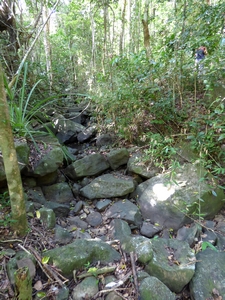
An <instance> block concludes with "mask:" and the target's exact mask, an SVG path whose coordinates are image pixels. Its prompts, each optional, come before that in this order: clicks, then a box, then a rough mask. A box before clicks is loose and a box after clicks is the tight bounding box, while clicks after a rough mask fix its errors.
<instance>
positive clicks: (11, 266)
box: [6, 251, 36, 285]
mask: <svg viewBox="0 0 225 300" xmlns="http://www.w3.org/2000/svg"><path fill="white" fill-rule="evenodd" d="M24 259H25V260H24ZM27 259H28V260H27ZM30 259H31V260H32V262H33V264H32V266H31V265H30V266H31V269H32V270H31V272H32V273H33V274H34V269H33V268H34V265H35V263H36V261H35V258H34V257H33V255H31V254H29V253H27V252H25V251H18V252H17V253H16V255H15V256H14V257H12V258H11V259H10V260H9V261H8V263H7V265H6V269H7V274H8V276H9V280H10V283H11V284H12V285H15V276H14V275H15V272H16V270H17V269H18V264H17V262H18V261H20V260H24V261H27V262H28V261H29V260H30ZM26 266H27V267H28V268H29V263H28V264H26Z"/></svg>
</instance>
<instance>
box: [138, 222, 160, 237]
mask: <svg viewBox="0 0 225 300" xmlns="http://www.w3.org/2000/svg"><path fill="white" fill-rule="evenodd" d="M162 229H163V227H162V226H156V225H153V224H151V223H149V222H143V224H142V226H141V230H140V233H141V234H142V235H144V236H146V237H149V238H151V237H153V236H154V235H155V234H156V233H158V232H160V231H161V230H162Z"/></svg>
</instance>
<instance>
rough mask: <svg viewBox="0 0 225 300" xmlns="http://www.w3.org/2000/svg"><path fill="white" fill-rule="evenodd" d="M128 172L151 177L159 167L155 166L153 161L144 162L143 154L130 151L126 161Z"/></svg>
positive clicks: (157, 171)
mask: <svg viewBox="0 0 225 300" xmlns="http://www.w3.org/2000/svg"><path fill="white" fill-rule="evenodd" d="M127 170H128V172H131V173H135V174H138V175H140V176H141V177H143V178H147V179H148V178H151V177H153V176H156V175H157V173H159V168H157V167H155V166H154V165H153V163H151V164H150V165H149V163H144V154H141V153H132V155H131V157H130V158H129V161H128V163H127Z"/></svg>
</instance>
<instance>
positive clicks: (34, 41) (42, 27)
mask: <svg viewBox="0 0 225 300" xmlns="http://www.w3.org/2000/svg"><path fill="white" fill-rule="evenodd" d="M59 1H60V0H57V1H56V3H55V5H54V6H53V8H52V10H51V11H50V13H49V15H48V17H47V18H46V20H45V22H44V24H43V25H42V26H41V28H40V29H39V31H38V33H37V35H36V37H35V39H34V40H33V42H32V44H31V46H30V48H29V49H28V50H27V52H26V54H25V55H24V57H23V59H22V61H21V63H20V65H19V68H18V70H17V71H16V74H15V76H14V78H13V79H12V81H11V82H10V84H9V87H11V86H12V85H13V83H14V81H15V78H16V77H17V75H18V74H19V72H20V70H21V69H22V67H23V65H24V63H25V61H26V59H27V57H28V55H29V54H30V52H31V51H32V49H33V47H34V45H35V43H36V42H37V40H38V38H39V36H40V34H41V32H42V31H43V29H44V27H45V25H46V24H47V22H48V20H49V19H50V17H51V15H52V13H53V12H54V11H55V9H56V7H57V5H58V3H59Z"/></svg>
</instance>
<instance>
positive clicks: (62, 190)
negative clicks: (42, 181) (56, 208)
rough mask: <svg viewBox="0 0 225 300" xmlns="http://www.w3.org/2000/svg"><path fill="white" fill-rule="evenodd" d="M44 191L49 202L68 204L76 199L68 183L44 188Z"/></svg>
mask: <svg viewBox="0 0 225 300" xmlns="http://www.w3.org/2000/svg"><path fill="white" fill-rule="evenodd" d="M42 191H43V193H44V196H45V199H46V200H47V201H54V202H56V203H61V204H68V203H70V202H71V201H72V200H73V199H74V197H73V193H72V191H71V188H70V186H69V184H68V183H67V182H60V183H56V184H53V185H50V186H43V187H42Z"/></svg>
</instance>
